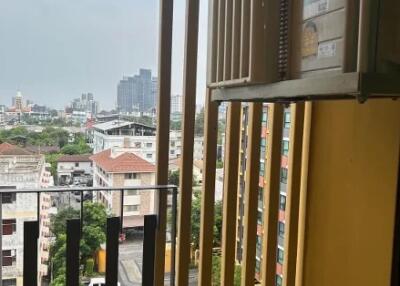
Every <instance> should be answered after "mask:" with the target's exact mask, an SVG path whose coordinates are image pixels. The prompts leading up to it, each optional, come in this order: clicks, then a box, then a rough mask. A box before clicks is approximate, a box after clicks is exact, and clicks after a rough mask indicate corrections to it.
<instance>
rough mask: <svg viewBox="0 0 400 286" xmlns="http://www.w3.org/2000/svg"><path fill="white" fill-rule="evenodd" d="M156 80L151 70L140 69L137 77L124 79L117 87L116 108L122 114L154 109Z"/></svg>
mask: <svg viewBox="0 0 400 286" xmlns="http://www.w3.org/2000/svg"><path fill="white" fill-rule="evenodd" d="M156 94H157V78H155V77H152V75H151V70H149V69H140V70H139V74H138V75H134V76H132V77H124V78H123V79H122V80H121V81H120V82H119V83H118V87H117V107H118V110H119V111H120V112H122V113H132V112H134V111H139V112H147V111H149V110H150V109H153V108H155V98H156Z"/></svg>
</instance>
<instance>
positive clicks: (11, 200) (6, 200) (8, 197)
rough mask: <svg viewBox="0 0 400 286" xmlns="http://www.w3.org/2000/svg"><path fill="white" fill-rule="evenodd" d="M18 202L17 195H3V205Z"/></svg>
mask: <svg viewBox="0 0 400 286" xmlns="http://www.w3.org/2000/svg"><path fill="white" fill-rule="evenodd" d="M16 200H17V198H16V195H15V194H13V193H4V194H3V201H2V202H3V204H12V203H14V202H15V201H16Z"/></svg>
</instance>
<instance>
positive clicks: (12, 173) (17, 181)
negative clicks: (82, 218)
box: [0, 143, 52, 286]
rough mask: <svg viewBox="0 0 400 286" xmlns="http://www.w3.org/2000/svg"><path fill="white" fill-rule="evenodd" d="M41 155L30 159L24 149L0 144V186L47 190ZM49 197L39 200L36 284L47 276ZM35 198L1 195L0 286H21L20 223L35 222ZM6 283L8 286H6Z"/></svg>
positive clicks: (32, 196)
mask: <svg viewBox="0 0 400 286" xmlns="http://www.w3.org/2000/svg"><path fill="white" fill-rule="evenodd" d="M47 167H48V166H47V165H46V163H45V158H44V155H34V154H32V153H30V152H29V151H27V150H26V149H23V148H20V147H17V146H14V145H11V144H8V143H3V144H0V186H1V187H2V188H12V189H14V188H15V189H40V188H46V187H48V186H51V184H52V177H51V175H50V172H49V171H48V170H47ZM50 207H51V201H50V195H48V194H45V193H43V194H42V195H41V197H40V206H39V209H40V218H39V243H38V245H39V255H38V260H39V269H38V273H39V275H38V277H39V282H40V281H41V280H42V277H43V276H46V275H47V273H48V259H49V246H50V242H49V235H50V231H49V226H50V218H49V214H48V210H49V209H50ZM37 208H38V206H37V196H36V194H21V193H18V194H4V195H3V200H2V228H3V237H2V254H3V264H2V266H3V268H2V271H3V277H2V279H3V285H17V286H19V285H21V286H22V285H23V284H22V283H23V280H22V274H23V233H24V229H23V227H24V222H25V221H31V220H37V219H38V218H37ZM6 283H8V284H6Z"/></svg>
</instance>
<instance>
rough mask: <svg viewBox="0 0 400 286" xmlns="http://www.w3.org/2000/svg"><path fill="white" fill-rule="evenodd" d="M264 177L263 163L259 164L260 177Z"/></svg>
mask: <svg viewBox="0 0 400 286" xmlns="http://www.w3.org/2000/svg"><path fill="white" fill-rule="evenodd" d="M264 175H265V163H260V176H261V177H264Z"/></svg>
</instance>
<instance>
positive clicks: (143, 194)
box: [90, 148, 156, 228]
mask: <svg viewBox="0 0 400 286" xmlns="http://www.w3.org/2000/svg"><path fill="white" fill-rule="evenodd" d="M90 159H91V160H92V161H93V186H95V187H112V188H121V189H124V187H134V186H144V185H147V186H148V185H154V183H155V171H156V167H155V165H154V164H153V163H150V162H149V161H147V160H145V159H143V158H142V157H140V156H138V155H137V154H135V153H134V152H133V151H132V148H111V149H107V150H104V151H102V152H99V153H97V154H94V155H92V156H91V157H90ZM94 199H95V200H97V201H98V202H101V203H102V204H104V205H105V206H106V208H107V209H108V210H109V211H110V212H111V213H113V214H115V215H118V216H119V215H120V212H121V192H108V191H100V192H98V193H97V194H96V195H95V197H94ZM155 199H156V196H155V192H154V191H134V190H126V191H124V204H123V214H124V215H123V227H124V228H137V227H143V225H144V215H146V214H152V213H154V212H155Z"/></svg>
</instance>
